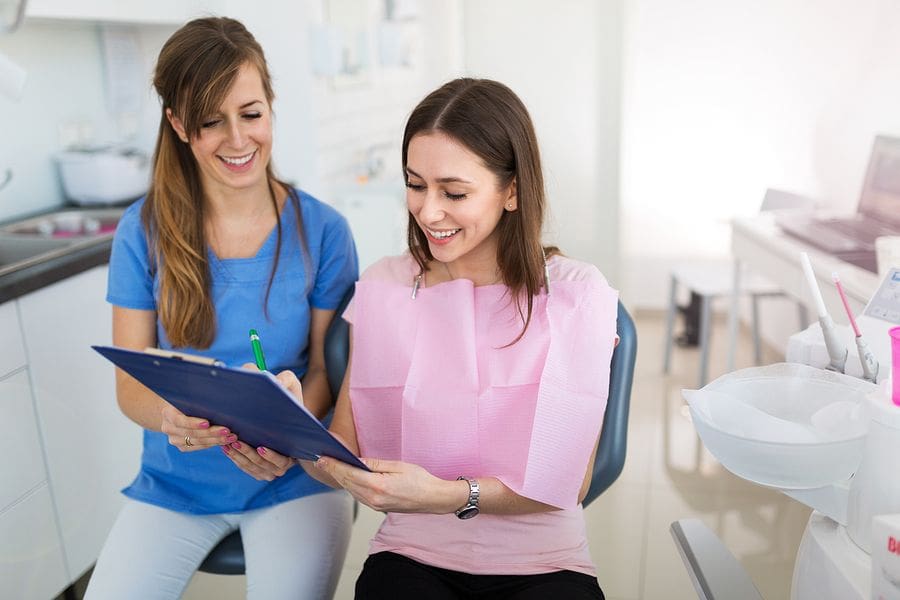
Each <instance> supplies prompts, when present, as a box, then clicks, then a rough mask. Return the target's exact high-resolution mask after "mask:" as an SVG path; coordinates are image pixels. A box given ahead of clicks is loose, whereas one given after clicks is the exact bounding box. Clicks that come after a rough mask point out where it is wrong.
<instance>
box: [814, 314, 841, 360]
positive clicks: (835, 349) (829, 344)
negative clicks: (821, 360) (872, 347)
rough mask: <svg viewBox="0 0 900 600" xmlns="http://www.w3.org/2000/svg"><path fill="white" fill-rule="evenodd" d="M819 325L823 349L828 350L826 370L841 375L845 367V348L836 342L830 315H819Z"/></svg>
mask: <svg viewBox="0 0 900 600" xmlns="http://www.w3.org/2000/svg"><path fill="white" fill-rule="evenodd" d="M819 325H820V326H821V327H822V337H824V338H825V348H827V349H828V358H829V359H830V362H829V363H828V367H827V368H828V370H830V371H837V372H838V373H843V372H844V367H845V366H846V365H847V347H846V346H844V345H843V344H841V343H840V341H838V338H837V335H836V334H835V332H834V321H833V320H832V319H831V315H829V314H828V313H825V314H824V315H820V316H819Z"/></svg>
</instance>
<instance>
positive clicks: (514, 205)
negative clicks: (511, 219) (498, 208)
mask: <svg viewBox="0 0 900 600" xmlns="http://www.w3.org/2000/svg"><path fill="white" fill-rule="evenodd" d="M507 191H508V195H507V196H506V201H505V202H504V203H503V208H504V210H507V211H509V212H513V211H515V210H517V209H518V208H519V197H518V195H517V194H516V180H515V179H513V180H512V181H511V182H510V184H509V188H508V189H507Z"/></svg>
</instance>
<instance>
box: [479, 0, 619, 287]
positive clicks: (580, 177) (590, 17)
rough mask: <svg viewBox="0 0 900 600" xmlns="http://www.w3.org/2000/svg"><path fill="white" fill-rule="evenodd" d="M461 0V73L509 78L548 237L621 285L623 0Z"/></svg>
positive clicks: (570, 253) (501, 78)
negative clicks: (530, 123) (529, 131)
mask: <svg viewBox="0 0 900 600" xmlns="http://www.w3.org/2000/svg"><path fill="white" fill-rule="evenodd" d="M464 6H465V10H464V19H465V20H464V27H463V34H464V40H465V67H466V72H467V73H468V74H470V75H473V76H480V77H489V78H493V79H497V80H499V81H502V82H504V83H506V84H507V85H509V86H510V87H511V88H512V89H513V90H514V91H515V92H516V93H517V94H518V95H519V96H520V97H521V98H522V100H523V101H524V102H525V104H526V106H527V107H528V109H529V111H530V112H531V116H532V119H533V120H534V122H535V128H536V130H537V135H538V140H539V143H540V145H541V152H542V159H543V161H544V170H545V176H546V186H547V191H548V198H549V207H550V220H549V223H548V228H547V229H548V235H547V239H548V240H549V241H555V242H558V243H559V244H560V245H561V247H562V249H563V251H564V252H566V253H567V254H569V255H571V256H575V257H578V258H582V259H584V260H588V261H591V262H594V263H596V264H597V265H599V266H600V268H601V270H602V271H603V272H604V273H605V274H606V275H607V277H608V278H609V279H610V280H611V282H612V283H613V284H614V285H616V286H617V287H618V274H617V272H618V248H619V216H618V207H619V162H618V157H619V150H618V147H619V128H620V108H619V98H620V95H621V58H622V50H621V36H622V2H621V1H619V0H604V1H602V2H595V1H594V0H568V1H566V2H554V3H549V2H544V1H541V0H493V1H491V2H479V1H478V0H466V2H465V4H464ZM626 301H627V298H626Z"/></svg>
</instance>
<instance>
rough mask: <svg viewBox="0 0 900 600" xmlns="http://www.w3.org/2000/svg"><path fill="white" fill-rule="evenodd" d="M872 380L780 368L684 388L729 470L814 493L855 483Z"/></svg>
mask: <svg viewBox="0 0 900 600" xmlns="http://www.w3.org/2000/svg"><path fill="white" fill-rule="evenodd" d="M874 387H875V386H874V385H873V384H871V383H868V382H866V381H862V380H859V379H854V378H852V377H848V376H846V375H841V374H838V373H832V372H829V371H823V370H821V369H815V368H813V367H807V366H805V365H797V364H788V363H779V364H775V365H769V366H767V367H759V368H753V369H744V370H741V371H736V372H734V373H729V374H727V375H724V376H722V377H720V378H718V379H716V380H715V381H713V382H712V383H710V384H709V385H707V386H705V387H704V388H703V389H701V390H683V391H682V393H683V395H684V397H685V399H686V400H687V401H688V404H689V405H690V410H691V417H692V419H693V423H694V427H695V429H696V430H697V433H698V434H699V436H700V439H701V440H703V443H704V444H705V445H706V447H707V449H709V451H710V452H711V453H712V455H713V456H715V457H716V459H718V460H719V462H721V463H722V465H723V466H724V467H725V468H726V469H728V470H729V471H731V472H732V473H734V474H735V475H737V476H739V477H742V478H743V479H746V480H748V481H752V482H754V483H758V484H760V485H765V486H770V487H775V488H781V489H811V488H817V487H822V486H826V485H830V484H832V483H835V482H837V481H842V480H845V479H848V478H849V477H850V476H851V475H853V473H854V472H855V471H856V469H857V468H858V466H859V463H860V461H861V459H862V452H863V445H864V442H865V437H866V428H867V423H866V421H865V416H864V414H863V412H862V411H861V410H860V407H861V406H862V401H863V399H864V398H865V395H866V394H867V393H868V392H870V391H872V390H873V389H874Z"/></svg>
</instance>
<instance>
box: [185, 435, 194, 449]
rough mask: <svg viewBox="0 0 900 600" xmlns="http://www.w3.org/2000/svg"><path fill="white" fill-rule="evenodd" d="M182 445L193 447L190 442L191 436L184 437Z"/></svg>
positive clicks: (192, 443)
mask: <svg viewBox="0 0 900 600" xmlns="http://www.w3.org/2000/svg"><path fill="white" fill-rule="evenodd" d="M184 445H185V446H193V445H194V442H192V441H191V436H189V435H186V436H184Z"/></svg>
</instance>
